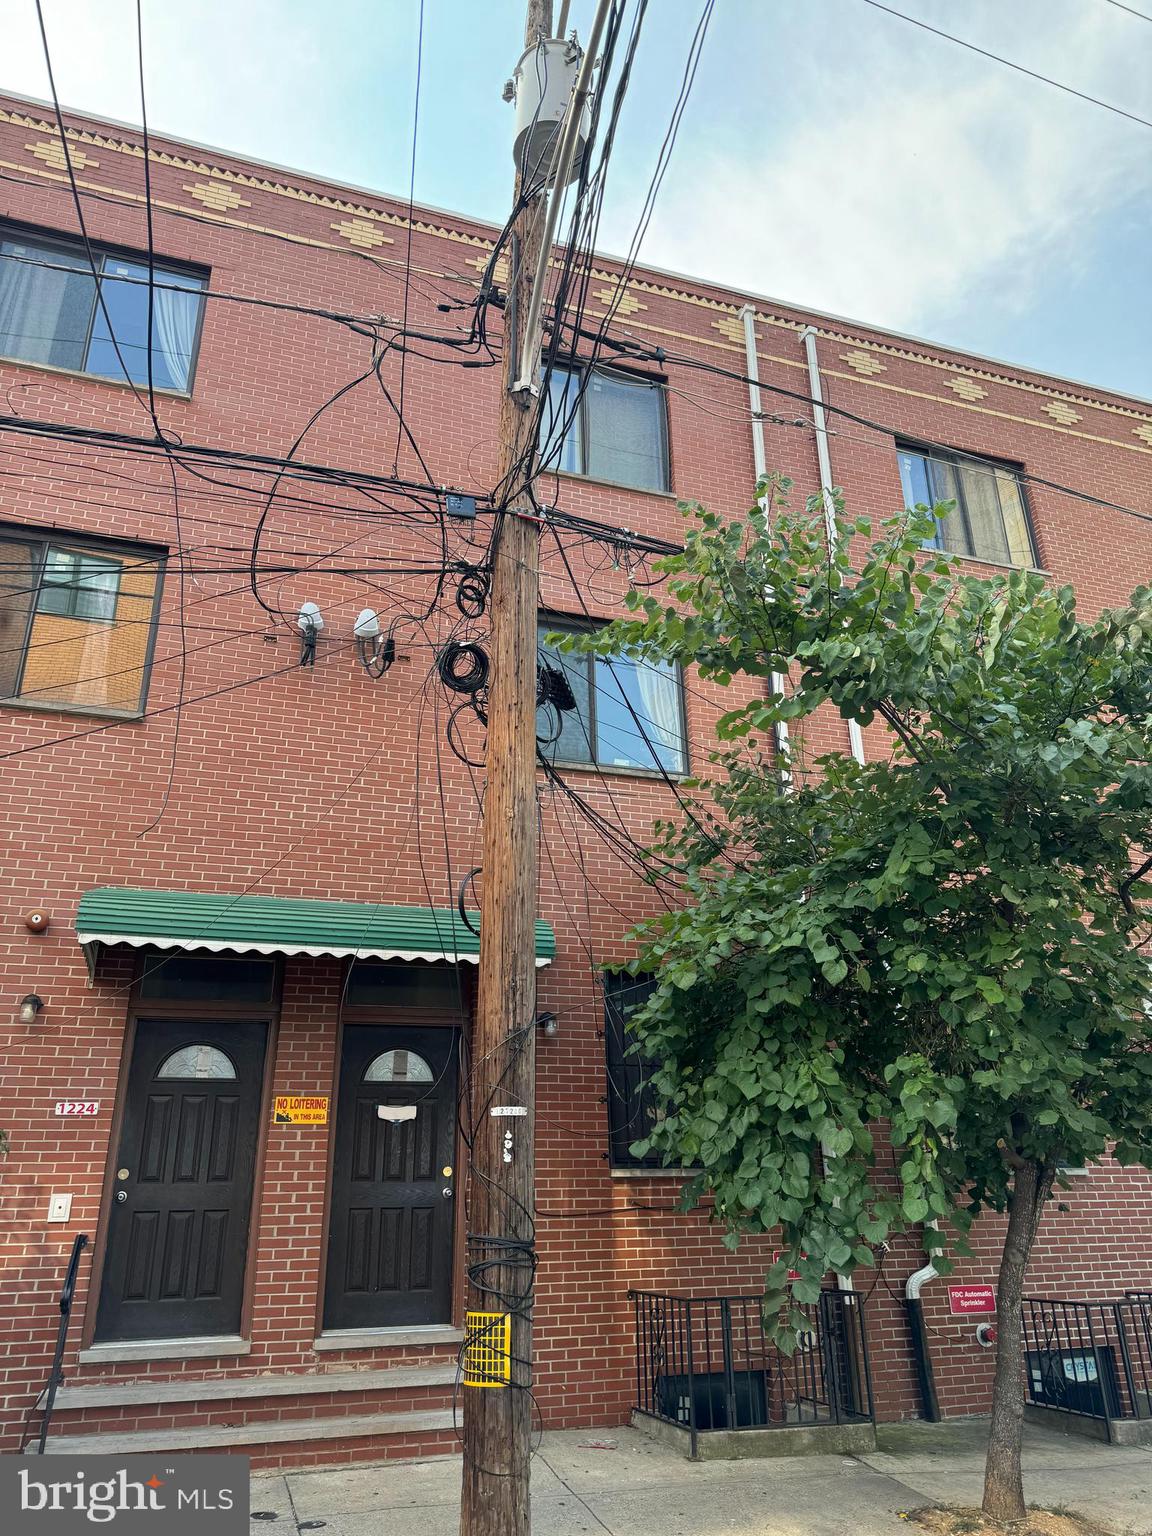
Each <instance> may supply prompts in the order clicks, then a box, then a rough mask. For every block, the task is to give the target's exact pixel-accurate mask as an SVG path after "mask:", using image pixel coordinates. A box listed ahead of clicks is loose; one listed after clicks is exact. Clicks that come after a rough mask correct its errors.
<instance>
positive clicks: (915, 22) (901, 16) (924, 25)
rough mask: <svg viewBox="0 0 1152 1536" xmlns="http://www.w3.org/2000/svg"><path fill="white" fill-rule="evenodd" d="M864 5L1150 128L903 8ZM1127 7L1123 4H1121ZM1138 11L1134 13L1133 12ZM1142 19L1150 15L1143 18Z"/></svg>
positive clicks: (868, 0)
mask: <svg viewBox="0 0 1152 1536" xmlns="http://www.w3.org/2000/svg"><path fill="white" fill-rule="evenodd" d="M864 4H865V5H870V6H871V7H872V9H873V10H875V11H883V12H884V13H885V15H888V16H895V17H897V18H898V20H900V21H906V22H908V24H909V25H910V26H913V27H919V28H920V30H921V31H922V32H931V33H932V34H933V36H934V37H941V38H943V39H944V40H945V41H946V42H949V43H955V44H956V46H957V47H958V48H966V49H967V50H968V51H969V53H978V54H979V55H980V57H981V58H984V59H991V60H992V61H993V63H995V64H1003V65H1004V67H1005V68H1006V69H1014V70H1015V71H1016V73H1017V74H1020V75H1027V76H1028V77H1029V79H1031V80H1039V81H1040V82H1041V83H1042V84H1044V85H1050V86H1052V87H1053V88H1054V89H1055V90H1058V91H1064V92H1065V93H1066V94H1067V95H1069V96H1075V97H1077V98H1078V99H1079V100H1080V101H1086V102H1089V103H1090V104H1091V105H1092V106H1094V107H1102V108H1103V109H1104V111H1105V112H1113V113H1115V114H1116V116H1117V117H1126V118H1127V119H1128V121H1129V122H1130V123H1139V124H1140V126H1141V127H1142V128H1152V120H1150V119H1148V118H1146V117H1141V116H1140V115H1139V114H1138V113H1136V112H1129V111H1127V110H1126V109H1125V108H1124V107H1118V106H1117V105H1116V104H1115V102H1111V101H1104V100H1102V98H1101V97H1099V96H1091V95H1089V94H1088V92H1087V91H1078V90H1077V89H1076V87H1075V86H1072V85H1067V84H1065V83H1064V82H1063V81H1062V80H1053V79H1052V77H1051V75H1044V74H1041V73H1040V71H1039V70H1036V69H1029V68H1028V67H1027V65H1025V64H1018V63H1016V62H1015V60H1013V59H1006V58H1004V56H1003V55H1002V54H999V53H993V52H991V50H990V49H988V48H980V47H978V46H977V44H975V43H970V42H968V41H967V40H966V39H965V38H962V37H956V36H955V35H954V34H953V33H951V32H944V31H941V29H940V28H939V27H933V26H931V25H929V23H928V22H926V21H921V19H920V18H919V17H918V16H909V15H908V14H907V12H905V11H897V10H893V8H892V7H891V6H890V5H882V4H881V3H880V0H864ZM1124 9H1127V7H1124ZM1136 14H1138V13H1136ZM1144 19H1145V20H1146V21H1147V20H1149V19H1150V18H1148V17H1145V18H1144Z"/></svg>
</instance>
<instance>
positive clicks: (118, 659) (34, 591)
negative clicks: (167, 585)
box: [0, 528, 162, 714]
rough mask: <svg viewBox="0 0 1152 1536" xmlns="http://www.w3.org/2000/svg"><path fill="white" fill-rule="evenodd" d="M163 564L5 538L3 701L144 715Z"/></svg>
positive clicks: (0, 611) (78, 545) (7, 532)
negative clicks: (140, 713) (145, 693)
mask: <svg viewBox="0 0 1152 1536" xmlns="http://www.w3.org/2000/svg"><path fill="white" fill-rule="evenodd" d="M161 570H162V557H161V556H160V555H159V554H158V553H157V552H156V551H154V550H145V549H134V550H124V549H112V548H111V547H109V546H107V545H103V544H95V543H91V544H89V543H85V542H82V541H80V540H73V539H64V538H61V539H55V538H47V537H45V536H44V535H42V534H38V533H35V532H33V531H31V530H28V531H23V530H20V529H3V528H0V700H8V701H10V702H11V701H12V700H16V699H20V700H22V701H23V702H25V703H33V704H43V705H46V706H52V705H56V706H58V707H59V708H61V709H76V708H79V709H100V710H105V709H107V710H114V711H121V712H123V713H125V714H136V713H137V712H138V711H139V710H141V709H142V708H143V707H144V691H145V687H146V681H147V673H148V665H149V662H150V660H151V655H152V640H153V634H154V630H155V621H156V605H157V600H158V598H159V595H160V574H161Z"/></svg>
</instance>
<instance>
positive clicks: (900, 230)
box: [0, 0, 1152, 398]
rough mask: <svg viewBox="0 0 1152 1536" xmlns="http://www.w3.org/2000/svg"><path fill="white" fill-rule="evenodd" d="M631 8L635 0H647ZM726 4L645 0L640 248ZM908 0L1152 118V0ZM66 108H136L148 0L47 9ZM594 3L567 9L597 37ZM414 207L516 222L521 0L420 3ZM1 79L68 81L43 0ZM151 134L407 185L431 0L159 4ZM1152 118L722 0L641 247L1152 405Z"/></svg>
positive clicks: (698, 271) (762, 4) (619, 166)
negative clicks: (698, 42)
mask: <svg viewBox="0 0 1152 1536" xmlns="http://www.w3.org/2000/svg"><path fill="white" fill-rule="evenodd" d="M630 3H631V4H635V0H630ZM702 4H703V0H650V3H649V7H648V13H647V18H646V21H645V25H644V30H643V32H642V35H641V41H640V48H639V52H638V55H637V64H636V69H635V72H634V77H633V80H632V83H631V85H630V88H629V93H628V97H627V101H626V104H625V109H624V113H623V116H622V120H621V125H620V131H619V134H618V136H617V141H616V147H615V150H614V153H613V157H612V168H611V174H610V179H609V185H608V192H607V197H606V200H605V206H604V217H603V221H602V226H601V239H600V245H601V247H602V249H603V250H604V251H606V252H609V253H611V252H614V251H622V250H624V249H626V248H627V246H628V245H629V244H630V241H631V238H632V231H633V229H634V227H635V224H636V219H637V215H638V211H639V207H640V204H641V201H642V199H643V197H644V194H645V192H646V190H647V187H648V184H649V180H650V178H651V175H652V170H653V168H654V165H655V162H656V157H657V154H658V151H659V146H660V143H661V141H662V139H663V138H664V134H665V131H666V129H667V127H668V121H669V116H670V113H671V110H672V105H673V102H674V99H675V95H676V92H677V90H678V88H679V83H680V78H681V74H682V71H683V68H684V62H685V58H686V55H687V52H688V47H689V43H690V39H691V36H692V33H693V31H694V29H695V26H696V22H697V20H698V18H699V15H700V10H701V7H702ZM1130 5H1131V9H1132V10H1141V9H1142V10H1143V11H1144V12H1146V13H1147V16H1148V18H1149V19H1148V20H1143V19H1141V17H1140V16H1137V15H1133V14H1131V10H1127V9H1125V8H1124V7H1122V6H1121V5H1119V4H1116V3H1113V0H894V5H893V8H894V9H897V10H903V11H905V12H906V13H907V14H908V15H911V16H915V17H917V18H919V19H920V20H922V21H924V22H927V23H929V24H930V25H933V26H937V27H939V28H941V29H943V30H945V31H949V32H952V33H954V34H955V35H956V36H958V37H962V38H964V39H966V40H967V41H969V42H971V43H973V44H975V45H976V46H978V47H981V48H984V49H987V50H988V51H990V52H994V53H998V54H1000V55H1002V56H1003V57H1004V58H1007V59H1011V60H1013V61H1015V62H1017V63H1019V64H1021V65H1023V66H1025V67H1026V68H1028V69H1031V70H1033V71H1035V72H1036V73H1038V74H1043V75H1047V76H1050V77H1051V78H1052V79H1054V80H1057V81H1059V82H1061V83H1062V84H1064V85H1067V86H1070V87H1072V88H1074V89H1075V90H1077V91H1081V92H1084V93H1085V94H1087V95H1092V96H1096V97H1099V98H1101V99H1102V100H1104V101H1107V102H1110V103H1112V104H1114V105H1115V106H1117V107H1120V108H1122V109H1124V110H1125V111H1127V112H1130V113H1133V114H1136V115H1137V116H1139V117H1143V118H1146V119H1149V121H1150V122H1152V0H1130ZM43 6H44V14H45V19H46V23H47V28H48V37H49V43H50V46H51V51H52V60H53V66H54V69H55V73H56V85H57V89H58V91H59V94H60V97H61V100H62V101H63V102H64V103H65V104H66V105H68V106H72V107H75V108H77V109H86V110H88V111H92V112H96V113H98V114H102V115H104V116H108V117H114V118H118V119H122V120H125V121H130V122H138V121H139V81H138V77H137V73H136V6H135V0H99V3H98V0H43ZM593 9H594V0H572V5H571V21H572V24H573V25H575V26H576V27H577V29H578V30H579V31H581V32H582V33H585V32H586V31H587V27H588V23H589V21H590V19H591V15H592V11H593ZM423 10H424V15H423V49H422V68H421V71H420V111H419V126H418V132H417V135H416V197H417V200H418V201H419V202H423V203H426V204H430V205H432V206H434V207H440V208H445V209H454V210H459V211H461V212H464V213H469V214H472V215H475V216H478V217H481V218H485V219H491V220H494V221H496V222H497V223H502V222H503V220H504V217H505V216H506V214H507V211H508V207H509V204H510V199H511V183H512V172H513V166H512V151H511V141H512V108H511V107H509V106H507V105H506V104H505V103H504V102H503V101H502V100H501V88H502V86H503V83H504V81H505V80H506V79H507V78H508V76H509V75H510V74H511V73H512V70H513V67H514V66H515V63H516V60H517V58H518V56H519V53H520V50H521V45H522V38H523V18H524V0H424V6H423ZM0 12H2V14H3V26H4V34H5V36H4V42H5V47H4V52H3V56H2V58H0V87H2V88H7V89H9V90H13V91H16V92H18V93H20V94H24V95H30V96H38V97H44V96H46V95H47V94H48V90H47V80H46V75H45V70H44V59H43V53H42V49H41V44H40V37H39V32H38V29H37V24H36V10H35V5H34V4H33V0H0ZM143 14H144V50H145V75H146V88H147V99H148V115H149V123H150V126H151V127H152V129H153V131H156V132H160V131H163V132H167V133H170V134H173V135H175V136H177V137H182V138H188V139H193V140H197V141H200V142H202V143H206V144H211V145H218V146H220V147H223V148H227V149H230V150H232V151H234V152H237V153H240V154H247V155H251V156H253V157H256V158H259V159H262V160H268V161H272V162H274V163H277V164H281V165H286V166H293V167H297V168H300V169H305V170H308V171H310V172H312V173H314V174H317V175H320V176H329V177H332V178H334V179H336V180H340V181H345V182H351V183H353V184H356V185H361V186H365V187H369V188H376V189H379V190H381V191H384V192H388V193H391V194H394V195H404V196H406V195H407V190H408V177H409V169H410V161H411V155H412V139H413V120H414V93H415V85H416V78H417V71H416V61H417V51H418V50H417V39H418V30H419V16H420V0H323V3H322V4H317V3H316V0H183V3H181V4H177V3H176V0H143ZM1150 249H1152V126H1145V125H1144V124H1141V123H1137V122H1133V121H1130V120H1128V119H1126V118H1124V117H1121V116H1119V115H1117V114H1116V113H1113V112H1110V111H1108V110H1106V109H1105V108H1103V107H1101V106H1097V105H1093V104H1090V103H1088V102H1085V101H1081V100H1078V99H1076V98H1075V97H1074V96H1071V95H1069V94H1067V93H1066V92H1064V91H1061V90H1058V89H1055V88H1054V87H1053V86H1051V85H1048V84H1044V83H1042V82H1041V81H1039V80H1034V79H1029V78H1026V77H1025V76H1023V75H1021V74H1019V73H1017V72H1016V71H1014V70H1011V69H1008V68H1005V67H1004V66H1003V65H1001V64H998V63H996V62H994V61H992V60H990V59H987V58H982V57H979V56H977V55H975V54H973V53H971V52H969V51H967V50H965V49H963V48H960V47H958V46H957V45H956V44H955V43H952V42H948V41H945V40H944V39H942V38H939V37H935V36H932V35H931V34H929V33H927V32H925V31H923V30H921V29H920V28H917V27H914V26H911V25H910V24H909V23H908V22H906V21H903V20H900V19H898V18H897V17H894V16H891V15H888V14H886V13H885V12H884V11H883V10H881V9H879V8H877V7H876V6H873V5H870V4H868V3H867V0H717V3H716V7H715V11H714V13H713V19H712V22H711V25H710V29H709V32H708V36H707V40H706V43H705V48H704V54H703V59H702V62H701V65H700V68H699V71H698V73H697V76H696V80H695V85H694V88H693V91H692V95H691V97H690V99H689V102H688V107H687V110H686V112H685V115H684V120H683V124H682V127H681V131H680V134H679V137H678V139H677V142H676V146H675V150H674V153H673V158H672V163H671V166H670V169H669V171H668V173H667V176H666V178H665V180H664V183H663V185H662V188H661V191H660V195H659V199H658V201H657V204H656V210H655V215H654V217H653V220H652V223H651V225H650V227H649V229H648V232H647V235H646V237H645V240H644V243H643V246H642V247H641V261H642V262H646V263H648V264H651V265H653V266H657V267H662V268H667V269H671V270H673V271H677V272H683V273H685V274H689V275H693V276H697V277H702V278H708V279H711V280H713V281H717V282H721V283H724V284H730V285H733V286H735V287H737V288H742V289H744V290H746V291H748V292H750V293H754V294H760V295H764V296H766V297H769V298H774V299H776V300H777V301H779V302H782V303H791V304H797V305H807V306H811V307H813V308H815V309H818V310H821V311H823V312H826V313H830V314H834V315H841V316H844V317H847V318H851V319H855V320H857V321H860V322H866V323H869V324H872V325H877V326H880V327H883V328H886V329H892V330H898V331H904V332H909V333H911V334H914V335H919V336H922V337H925V338H928V339H931V340H935V341H937V342H939V343H941V344H947V345H950V346H955V347H959V348H962V349H965V350H970V351H974V352H977V353H980V354H983V355H986V356H989V357H994V358H1000V359H1004V360H1007V361H1011V362H1015V363H1017V364H1019V365H1022V366H1027V367H1032V368H1037V369H1040V370H1042V371H1045V372H1050V373H1054V374H1057V375H1060V376H1063V377H1066V378H1070V379H1076V380H1081V381H1083V382H1086V383H1089V384H1096V385H1098V386H1101V387H1106V388H1111V389H1115V390H1119V391H1122V392H1124V393H1129V394H1135V395H1138V396H1141V397H1143V398H1152V293H1150V291H1149V289H1150V278H1149V259H1148V257H1149V251H1150Z"/></svg>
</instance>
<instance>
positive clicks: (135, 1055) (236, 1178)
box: [96, 1019, 267, 1341]
mask: <svg viewBox="0 0 1152 1536" xmlns="http://www.w3.org/2000/svg"><path fill="white" fill-rule="evenodd" d="M266 1036H267V1026H266V1025H264V1024H247V1023H243V1024H232V1023H221V1022H216V1023H203V1022H188V1023H185V1022H183V1021H180V1022H177V1021H173V1020H163V1021H156V1020H147V1019H142V1020H141V1021H140V1022H139V1023H138V1024H137V1027H136V1043H135V1046H134V1048H133V1052H132V1065H131V1067H130V1069H129V1073H128V1088H127V1095H126V1098H125V1103H124V1123H123V1128H122V1130H121V1133H120V1150H119V1154H118V1159H117V1165H116V1168H115V1169H114V1170H113V1175H112V1183H113V1192H112V1204H111V1209H110V1211H109V1215H108V1250H107V1256H106V1258H105V1261H104V1278H103V1283H102V1286H101V1291H100V1306H99V1310H98V1312H97V1315H96V1338H97V1340H98V1341H107V1340H112V1339H118V1340H120V1339H122V1340H131V1339H177V1338H195V1337H199V1336H203V1335H209V1336H211V1335H221V1334H235V1333H237V1332H238V1331H239V1328H240V1306H241V1299H242V1296H243V1291H244V1270H245V1266H246V1261H247V1256H248V1217H249V1213H250V1211H251V1208H252V1175H253V1167H254V1164H255V1160H256V1138H257V1133H258V1129H259V1116H260V1087H261V1079H262V1076H263V1069H264V1048H265V1042H266Z"/></svg>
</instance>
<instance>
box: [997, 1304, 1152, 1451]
mask: <svg viewBox="0 0 1152 1536" xmlns="http://www.w3.org/2000/svg"><path fill="white" fill-rule="evenodd" d="M1021 1322H1022V1325H1023V1329H1024V1350H1025V1385H1024V1393H1025V1400H1026V1401H1027V1402H1029V1403H1032V1404H1034V1405H1035V1406H1036V1407H1038V1408H1050V1409H1053V1410H1055V1411H1056V1412H1059V1413H1068V1414H1077V1415H1079V1416H1081V1417H1083V1418H1090V1419H1100V1420H1102V1421H1103V1422H1104V1423H1105V1424H1106V1425H1107V1424H1109V1423H1111V1422H1112V1421H1113V1420H1115V1419H1147V1418H1152V1292H1147V1291H1143V1292H1141V1291H1129V1292H1128V1293H1127V1294H1126V1295H1125V1296H1124V1297H1123V1298H1122V1300H1120V1301H1068V1300H1063V1299H1060V1298H1055V1297H1051V1296H1028V1297H1026V1298H1025V1300H1024V1305H1023V1308H1022V1312H1021Z"/></svg>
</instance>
